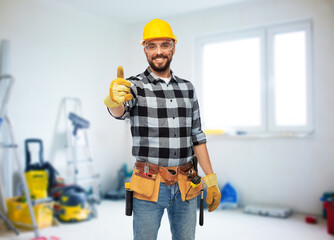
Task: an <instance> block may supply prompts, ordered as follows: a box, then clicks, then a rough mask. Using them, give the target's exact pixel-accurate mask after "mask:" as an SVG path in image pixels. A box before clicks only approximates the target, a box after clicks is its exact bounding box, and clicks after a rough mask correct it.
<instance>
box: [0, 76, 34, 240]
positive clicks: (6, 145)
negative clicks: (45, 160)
mask: <svg viewBox="0 0 334 240" xmlns="http://www.w3.org/2000/svg"><path fill="white" fill-rule="evenodd" d="M13 83H14V79H13V77H12V76H10V75H0V88H1V90H2V92H5V94H4V95H3V99H1V103H0V122H1V126H0V131H1V130H2V129H3V128H4V126H6V127H7V131H8V133H9V141H8V142H3V141H1V143H0V147H1V148H2V149H6V150H8V149H10V150H13V152H14V158H15V161H16V165H17V168H18V172H19V176H20V180H21V182H22V184H23V189H24V193H25V196H26V199H27V204H28V209H29V213H30V217H31V220H32V224H33V230H34V232H35V237H36V238H38V237H40V234H39V231H38V227H37V222H36V216H35V213H34V211H33V205H32V200H31V197H30V194H29V190H28V185H27V182H26V178H25V176H24V173H23V169H22V167H21V161H20V159H19V153H18V148H17V144H16V142H15V139H14V134H13V128H12V125H11V122H10V120H9V118H8V117H7V115H6V114H5V112H6V105H7V102H8V98H9V93H10V90H11V87H12V85H13ZM3 88H5V90H4V91H3ZM2 160H3V161H6V160H7V159H2ZM1 175H2V174H1ZM0 177H2V176H0ZM0 193H1V195H2V202H1V204H2V208H3V209H4V211H5V214H4V215H2V218H3V219H5V222H6V223H7V225H8V227H10V228H12V226H11V224H9V223H10V221H9V220H8V219H7V217H6V216H8V213H7V207H6V203H5V195H6V194H5V193H4V187H3V186H2V181H0ZM12 229H13V228H12ZM13 230H14V229H13ZM14 232H15V233H16V234H18V231H17V230H16V231H15V230H14Z"/></svg>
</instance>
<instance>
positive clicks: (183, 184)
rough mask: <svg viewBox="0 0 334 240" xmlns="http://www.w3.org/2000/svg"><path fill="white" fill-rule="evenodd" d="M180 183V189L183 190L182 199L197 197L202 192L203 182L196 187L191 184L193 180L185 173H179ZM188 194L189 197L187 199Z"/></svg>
mask: <svg viewBox="0 0 334 240" xmlns="http://www.w3.org/2000/svg"><path fill="white" fill-rule="evenodd" d="M178 183H179V189H180V192H181V199H182V201H185V200H190V199H192V198H194V197H197V196H198V195H199V194H200V193H201V190H202V189H203V185H202V183H200V184H199V185H198V186H197V187H195V188H193V187H191V185H190V183H191V181H190V180H189V179H188V178H187V176H185V175H183V174H179V181H178ZM189 189H190V190H189ZM188 190H189V192H188ZM187 192H188V195H187ZM186 195H187V199H186Z"/></svg>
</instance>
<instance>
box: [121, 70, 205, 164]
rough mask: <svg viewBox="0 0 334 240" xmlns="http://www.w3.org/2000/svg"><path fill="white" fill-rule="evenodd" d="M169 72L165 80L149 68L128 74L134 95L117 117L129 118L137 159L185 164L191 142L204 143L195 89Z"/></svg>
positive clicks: (133, 151)
mask: <svg viewBox="0 0 334 240" xmlns="http://www.w3.org/2000/svg"><path fill="white" fill-rule="evenodd" d="M171 73H172V78H171V80H170V82H169V83H168V84H167V83H166V82H165V81H163V80H162V79H160V78H159V77H157V76H156V75H155V74H154V73H153V72H152V71H151V70H150V69H149V68H147V69H146V71H145V72H143V73H142V74H139V75H137V76H135V77H130V78H128V79H127V80H129V81H130V82H131V94H132V95H133V99H132V100H131V101H129V102H127V103H126V107H125V113H124V115H123V116H121V117H119V118H116V119H126V118H130V122H131V134H132V142H133V146H132V155H133V156H134V157H135V158H136V160H138V161H148V162H149V163H154V164H157V165H160V166H164V167H167V166H170V167H172V166H180V165H183V164H186V163H187V162H189V161H191V160H192V157H193V155H194V150H193V145H197V144H201V143H206V136H205V134H204V133H203V131H202V129H201V120H200V113H199V106H198V101H197V97H196V94H195V89H194V87H193V85H192V84H191V82H189V81H186V80H183V79H181V78H178V77H177V76H175V75H174V74H173V72H171Z"/></svg>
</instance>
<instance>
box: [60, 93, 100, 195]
mask: <svg viewBox="0 0 334 240" xmlns="http://www.w3.org/2000/svg"><path fill="white" fill-rule="evenodd" d="M81 106H82V105H81V101H80V99H78V98H64V99H63V100H62V107H63V109H64V113H65V117H66V121H65V131H66V139H67V144H66V148H67V167H68V169H70V171H68V175H69V176H67V180H66V183H67V184H75V185H80V186H81V187H83V188H84V189H85V190H86V191H87V192H88V193H90V194H91V195H93V196H94V198H95V200H96V201H98V202H99V201H100V184H99V175H98V174H96V173H95V170H94V163H93V159H92V157H91V154H90V148H89V142H88V136H87V131H86V130H87V129H88V128H89V121H87V120H86V119H84V118H83V117H82V115H83V113H82V107H81Z"/></svg>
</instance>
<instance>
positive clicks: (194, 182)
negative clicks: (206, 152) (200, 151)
mask: <svg viewBox="0 0 334 240" xmlns="http://www.w3.org/2000/svg"><path fill="white" fill-rule="evenodd" d="M192 161H193V165H194V171H195V173H189V174H190V176H189V177H192V179H191V183H190V187H189V189H188V192H187V194H186V202H189V201H188V200H187V195H188V193H189V191H190V190H191V188H195V187H197V186H198V185H199V184H200V183H201V179H202V178H201V176H199V175H198V168H197V164H198V160H197V157H196V156H194V157H193V160H192ZM194 175H195V176H194ZM203 198H204V193H203V189H201V199H200V211H199V225H200V226H203V224H204V199H203Z"/></svg>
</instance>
